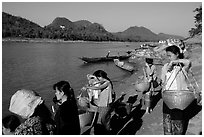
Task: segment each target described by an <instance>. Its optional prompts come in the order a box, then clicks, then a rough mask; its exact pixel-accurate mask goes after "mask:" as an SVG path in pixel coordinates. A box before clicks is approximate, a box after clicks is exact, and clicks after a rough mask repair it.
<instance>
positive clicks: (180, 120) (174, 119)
mask: <svg viewBox="0 0 204 137" xmlns="http://www.w3.org/2000/svg"><path fill="white" fill-rule="evenodd" d="M184 122H185V116H184V111H183V110H180V109H169V108H168V106H167V105H166V104H165V103H163V128H164V135H183V134H184Z"/></svg>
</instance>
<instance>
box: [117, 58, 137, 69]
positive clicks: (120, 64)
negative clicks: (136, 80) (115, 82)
mask: <svg viewBox="0 0 204 137" xmlns="http://www.w3.org/2000/svg"><path fill="white" fill-rule="evenodd" d="M113 61H114V63H115V65H116V66H118V67H120V68H121V69H124V70H127V71H130V72H132V71H134V67H133V66H132V65H131V64H129V63H126V62H123V61H120V60H119V59H114V60H113Z"/></svg>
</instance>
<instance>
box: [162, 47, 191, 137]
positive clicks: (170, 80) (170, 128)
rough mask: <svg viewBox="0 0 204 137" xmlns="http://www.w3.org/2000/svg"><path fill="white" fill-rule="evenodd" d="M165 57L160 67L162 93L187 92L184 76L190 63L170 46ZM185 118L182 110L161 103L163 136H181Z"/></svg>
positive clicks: (177, 50) (176, 49) (177, 48)
mask: <svg viewBox="0 0 204 137" xmlns="http://www.w3.org/2000/svg"><path fill="white" fill-rule="evenodd" d="M166 53H167V56H168V57H169V59H170V62H169V63H166V64H165V65H164V66H163V67H162V72H161V80H162V84H163V92H164V91H166V92H167V91H168V92H171V91H175V92H179V91H181V90H189V89H188V85H187V81H186V80H187V78H186V74H187V73H188V71H189V69H190V67H191V62H190V61H189V60H187V59H183V58H182V57H183V56H182V55H181V53H180V49H179V47H178V46H175V45H172V46H169V47H167V48H166ZM184 123H185V116H184V110H182V109H178V108H173V109H172V108H171V109H170V108H169V107H168V104H166V103H165V100H164V103H163V128H164V134H165V135H182V134H185V133H184Z"/></svg>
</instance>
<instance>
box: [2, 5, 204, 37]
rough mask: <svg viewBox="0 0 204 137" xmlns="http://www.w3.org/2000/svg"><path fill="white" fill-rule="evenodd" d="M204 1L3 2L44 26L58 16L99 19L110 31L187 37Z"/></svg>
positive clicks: (9, 10) (8, 9)
mask: <svg viewBox="0 0 204 137" xmlns="http://www.w3.org/2000/svg"><path fill="white" fill-rule="evenodd" d="M200 5H202V3H201V2H95V3H94V2H76V3H74V2H52V3H50V2H43V3H42V2H23V3H22V2H3V3H2V11H3V12H6V13H9V14H12V15H14V16H20V17H23V18H26V19H28V20H30V21H33V22H35V23H37V24H39V25H40V26H42V27H44V26H46V25H49V24H50V23H51V22H52V21H53V20H54V19H55V18H56V17H65V18H67V19H69V20H70V21H72V22H74V21H78V20H88V21H90V22H92V23H94V22H96V23H99V24H101V25H103V27H104V28H105V29H106V30H107V31H109V32H119V31H124V30H126V29H128V28H129V27H131V26H138V27H140V26H143V27H146V28H148V29H150V30H151V31H152V32H154V33H156V34H158V33H160V32H162V33H166V34H174V35H180V36H184V37H187V36H188V31H189V30H190V29H191V28H192V27H195V24H194V16H195V14H196V13H195V12H193V10H194V9H195V8H197V7H199V6H200Z"/></svg>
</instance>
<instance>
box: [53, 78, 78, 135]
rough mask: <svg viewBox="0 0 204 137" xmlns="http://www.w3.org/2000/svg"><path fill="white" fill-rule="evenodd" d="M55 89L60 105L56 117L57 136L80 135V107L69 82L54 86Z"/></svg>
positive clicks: (60, 82) (61, 82)
mask: <svg viewBox="0 0 204 137" xmlns="http://www.w3.org/2000/svg"><path fill="white" fill-rule="evenodd" d="M53 89H54V90H55V96H56V97H55V98H56V99H57V104H58V105H59V107H58V109H57V111H56V114H55V117H54V120H55V122H56V128H57V129H56V135H79V134H80V123H79V116H78V107H77V103H76V99H75V95H74V91H73V89H72V88H71V87H70V84H69V82H67V81H59V82H57V83H56V84H54V85H53Z"/></svg>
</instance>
